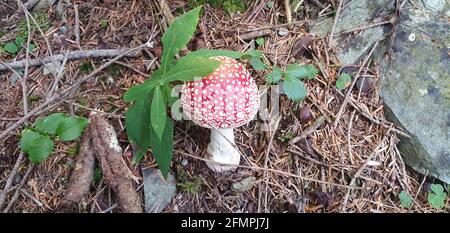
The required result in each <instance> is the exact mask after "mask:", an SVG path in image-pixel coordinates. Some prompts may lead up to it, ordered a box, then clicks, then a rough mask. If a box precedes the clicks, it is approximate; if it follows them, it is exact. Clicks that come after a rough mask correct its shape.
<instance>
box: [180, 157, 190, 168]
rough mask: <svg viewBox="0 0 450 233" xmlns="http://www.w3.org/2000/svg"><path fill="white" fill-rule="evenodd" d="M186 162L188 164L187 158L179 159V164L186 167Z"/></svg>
mask: <svg viewBox="0 0 450 233" xmlns="http://www.w3.org/2000/svg"><path fill="white" fill-rule="evenodd" d="M188 164H189V161H188V160H187V159H183V160H181V165H182V166H183V167H186V166H187V165H188Z"/></svg>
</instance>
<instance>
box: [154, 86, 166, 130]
mask: <svg viewBox="0 0 450 233" xmlns="http://www.w3.org/2000/svg"><path fill="white" fill-rule="evenodd" d="M150 116H151V123H152V127H153V130H155V133H156V135H157V136H158V138H159V139H162V138H161V137H162V134H163V132H164V127H165V126H166V120H167V112H166V103H165V100H164V97H163V95H162V93H161V88H160V87H156V88H155V91H154V92H153V99H152V109H151V114H150Z"/></svg>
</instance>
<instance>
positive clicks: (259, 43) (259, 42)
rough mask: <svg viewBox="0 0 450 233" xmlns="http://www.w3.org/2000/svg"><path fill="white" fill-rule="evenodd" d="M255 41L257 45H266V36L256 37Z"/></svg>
mask: <svg viewBox="0 0 450 233" xmlns="http://www.w3.org/2000/svg"><path fill="white" fill-rule="evenodd" d="M255 42H256V44H257V45H259V46H263V45H264V37H260V38H258V39H256V40H255Z"/></svg>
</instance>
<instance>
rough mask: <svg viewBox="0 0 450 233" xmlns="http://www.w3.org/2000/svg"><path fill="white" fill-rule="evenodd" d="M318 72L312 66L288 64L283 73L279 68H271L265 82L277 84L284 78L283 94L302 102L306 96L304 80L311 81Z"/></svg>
mask: <svg viewBox="0 0 450 233" xmlns="http://www.w3.org/2000/svg"><path fill="white" fill-rule="evenodd" d="M318 72H319V71H318V70H317V69H316V67H315V66H314V65H304V66H300V65H299V64H289V65H288V66H287V67H286V70H285V71H282V70H281V69H280V68H279V67H276V66H274V67H272V72H271V73H270V74H268V75H267V76H266V82H267V83H271V84H277V83H278V82H280V80H281V78H284V85H283V88H284V93H285V94H286V96H287V97H288V98H289V99H291V100H294V101H301V100H303V99H304V98H305V97H306V95H307V94H308V90H307V89H306V86H305V83H303V80H304V79H309V80H312V79H314V77H315V76H316V75H317V73H318Z"/></svg>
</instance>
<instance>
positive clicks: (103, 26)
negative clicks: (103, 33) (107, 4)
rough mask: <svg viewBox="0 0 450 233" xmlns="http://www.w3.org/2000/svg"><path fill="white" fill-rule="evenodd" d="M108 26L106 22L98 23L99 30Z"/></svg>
mask: <svg viewBox="0 0 450 233" xmlns="http://www.w3.org/2000/svg"><path fill="white" fill-rule="evenodd" d="M108 25H109V22H108V20H102V21H100V25H99V27H100V28H101V29H104V28H106V27H108Z"/></svg>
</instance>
